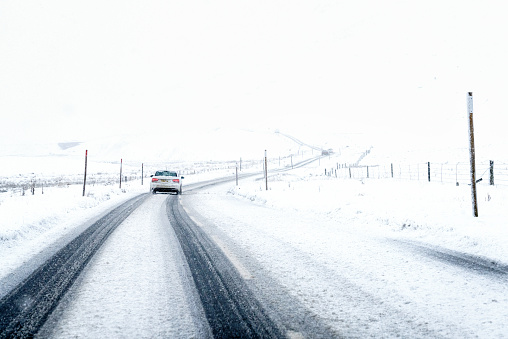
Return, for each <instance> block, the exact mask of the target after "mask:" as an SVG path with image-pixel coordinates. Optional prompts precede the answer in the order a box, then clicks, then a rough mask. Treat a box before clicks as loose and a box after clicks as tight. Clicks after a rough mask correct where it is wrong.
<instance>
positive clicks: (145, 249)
mask: <svg viewBox="0 0 508 339" xmlns="http://www.w3.org/2000/svg"><path fill="white" fill-rule="evenodd" d="M167 197H168V196H167V195H153V196H150V197H149V199H147V200H146V201H145V202H144V203H143V204H142V205H141V206H140V207H139V208H138V209H137V210H136V211H134V212H133V213H132V215H131V216H130V217H129V218H128V219H126V220H125V221H124V223H123V224H122V225H120V226H119V227H118V228H117V230H116V231H115V232H114V233H113V234H112V235H111V236H110V237H109V238H108V240H107V241H106V243H105V244H104V245H103V247H102V248H101V250H100V251H99V252H98V253H97V254H96V255H95V256H94V257H93V259H92V260H91V262H90V263H89V265H88V268H87V269H85V270H84V272H83V273H82V274H81V276H80V278H79V280H78V281H77V283H76V284H75V286H74V288H72V289H71V290H70V291H69V293H68V294H67V296H66V298H65V300H64V301H63V302H62V303H60V305H59V307H58V309H57V310H56V312H54V313H53V316H52V317H51V318H50V320H49V321H48V322H47V324H46V326H45V328H43V330H42V332H41V333H40V334H41V336H43V337H45V336H51V337H55V338H70V337H78V338H100V337H102V338H119V337H129V338H149V337H151V338H155V337H158V338H174V337H185V338H190V337H206V333H207V331H208V329H207V328H206V326H204V325H203V324H206V322H204V321H203V319H205V318H204V316H203V315H202V309H201V307H200V304H199V302H198V301H197V300H196V298H195V294H194V291H193V290H192V286H193V283H192V281H191V279H192V278H191V277H189V275H188V272H187V270H186V267H185V260H184V259H183V257H182V253H181V249H180V246H179V244H178V241H177V239H176V238H175V234H174V231H173V230H172V229H171V226H170V225H169V221H168V218H167V216H166V215H165V212H166V208H165V200H166V198H167Z"/></svg>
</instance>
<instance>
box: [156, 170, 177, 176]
mask: <svg viewBox="0 0 508 339" xmlns="http://www.w3.org/2000/svg"><path fill="white" fill-rule="evenodd" d="M155 176H162V177H177V176H178V174H177V173H176V172H171V171H157V172H155Z"/></svg>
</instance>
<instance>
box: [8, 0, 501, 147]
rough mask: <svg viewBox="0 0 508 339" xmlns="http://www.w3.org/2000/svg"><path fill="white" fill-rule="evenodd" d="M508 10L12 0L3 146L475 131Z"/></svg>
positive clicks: (493, 127)
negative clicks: (252, 133)
mask: <svg viewBox="0 0 508 339" xmlns="http://www.w3.org/2000/svg"><path fill="white" fill-rule="evenodd" d="M507 15H508V12H507V9H506V6H505V5H504V4H503V2H502V1H473V0H470V1H467V0H466V1H443V0H437V1H432V0H431V1H428V0H427V1H394V0H388V1H377V0H371V1H339V0H336V1H331V0H326V1H325V0H300V1H298V0H291V1H289V0H287V1H277V0H270V1H238V0H231V1H222V0H217V1H168V0H161V1H132V0H118V1H107V0H100V1H95V0H89V1H69V0H63V1H52V0H46V1H30V0H24V1H15V0H12V1H11V0H2V1H0V113H1V126H2V127H1V135H0V142H2V143H6V142H11V143H12V142H15V143H30V142H33V141H34V140H37V141H39V142H53V141H56V142H62V141H86V140H90V139H94V138H99V137H103V136H107V135H112V134H118V133H139V132H147V131H153V132H154V133H157V132H158V131H166V130H168V129H170V128H171V127H172V126H174V125H176V124H180V125H181V127H179V130H180V131H181V133H184V132H185V134H186V135H188V136H194V137H199V133H200V131H203V130H207V129H212V128H215V127H224V126H227V127H248V128H272V129H275V128H279V129H281V130H284V129H286V130H287V129H292V130H298V129H300V130H314V131H316V130H319V129H321V128H325V129H327V130H331V131H337V132H341V133H346V132H357V131H364V132H365V131H366V132H368V133H371V132H376V133H377V134H378V135H379V137H387V138H389V137H394V136H400V137H401V138H408V137H416V135H420V136H424V135H432V136H433V137H436V138H438V137H443V136H446V135H447V133H452V134H453V133H459V132H458V131H462V130H464V129H466V128H467V126H465V125H464V124H465V118H466V93H467V92H468V91H473V93H474V100H475V101H474V103H475V104H474V107H475V121H476V122H477V123H476V124H477V129H480V130H482V131H484V132H486V131H489V133H485V134H488V135H491V136H492V135H496V133H497V132H496V133H494V131H500V130H501V127H500V126H503V125H504V124H505V123H506V121H507V119H506V118H505V116H506V106H507V105H506V102H505V100H504V99H505V97H506V93H508V91H507V90H508V80H507V79H508V66H507V65H508V64H507V63H508V44H507V41H508V40H507V33H508V21H507V20H506V17H507ZM503 119H504V120H503ZM502 128H504V127H502ZM193 133H196V134H193ZM163 137H164V138H167V135H164V136H163Z"/></svg>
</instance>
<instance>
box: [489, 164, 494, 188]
mask: <svg viewBox="0 0 508 339" xmlns="http://www.w3.org/2000/svg"><path fill="white" fill-rule="evenodd" d="M490 185H491V186H494V160H491V161H490Z"/></svg>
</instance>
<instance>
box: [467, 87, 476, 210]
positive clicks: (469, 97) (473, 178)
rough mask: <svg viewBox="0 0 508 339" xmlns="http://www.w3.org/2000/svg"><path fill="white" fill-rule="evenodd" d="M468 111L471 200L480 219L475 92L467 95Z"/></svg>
mask: <svg viewBox="0 0 508 339" xmlns="http://www.w3.org/2000/svg"><path fill="white" fill-rule="evenodd" d="M467 111H468V113H469V162H470V167H471V168H470V174H471V200H472V202H473V216H474V217H478V201H477V195H476V166H475V149H474V127H473V92H468V94H467Z"/></svg>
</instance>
